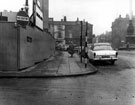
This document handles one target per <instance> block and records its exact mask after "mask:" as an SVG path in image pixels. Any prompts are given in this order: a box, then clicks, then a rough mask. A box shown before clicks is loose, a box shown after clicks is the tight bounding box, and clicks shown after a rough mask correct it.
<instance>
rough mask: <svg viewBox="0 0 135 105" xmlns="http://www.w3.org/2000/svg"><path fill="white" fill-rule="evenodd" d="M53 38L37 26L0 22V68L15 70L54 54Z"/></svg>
mask: <svg viewBox="0 0 135 105" xmlns="http://www.w3.org/2000/svg"><path fill="white" fill-rule="evenodd" d="M54 51H55V40H54V38H53V37H52V36H51V35H50V34H48V33H46V32H43V31H41V30H39V29H37V28H32V27H29V26H27V27H26V28H21V27H15V25H14V23H9V22H0V70H6V71H17V70H19V69H23V68H27V67H30V66H33V65H34V64H35V63H37V62H40V61H43V60H44V59H47V58H49V57H50V56H52V55H53V54H54Z"/></svg>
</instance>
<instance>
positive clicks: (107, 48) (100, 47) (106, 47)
mask: <svg viewBox="0 0 135 105" xmlns="http://www.w3.org/2000/svg"><path fill="white" fill-rule="evenodd" d="M93 50H94V51H97V50H112V47H111V46H109V45H98V46H94V48H93Z"/></svg>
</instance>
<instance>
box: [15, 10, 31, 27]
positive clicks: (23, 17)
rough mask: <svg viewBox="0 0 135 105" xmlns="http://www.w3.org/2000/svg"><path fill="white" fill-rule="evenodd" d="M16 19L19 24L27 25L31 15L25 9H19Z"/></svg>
mask: <svg viewBox="0 0 135 105" xmlns="http://www.w3.org/2000/svg"><path fill="white" fill-rule="evenodd" d="M16 20H17V23H18V24H19V25H21V26H23V27H26V25H27V24H28V22H29V16H28V15H27V13H26V12H25V11H19V12H18V13H17V16H16Z"/></svg>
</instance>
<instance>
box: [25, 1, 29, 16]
mask: <svg viewBox="0 0 135 105" xmlns="http://www.w3.org/2000/svg"><path fill="white" fill-rule="evenodd" d="M25 11H26V13H27V14H29V13H28V12H29V3H28V0H26V1H25Z"/></svg>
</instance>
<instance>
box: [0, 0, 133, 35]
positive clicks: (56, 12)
mask: <svg viewBox="0 0 135 105" xmlns="http://www.w3.org/2000/svg"><path fill="white" fill-rule="evenodd" d="M24 1H25V0H0V11H3V10H5V9H6V10H12V11H18V10H19V9H20V8H21V7H23V4H24ZM129 6H130V0H49V16H50V17H54V20H60V19H61V18H63V16H67V20H69V21H75V20H76V19H77V17H78V18H79V19H80V20H83V19H85V20H86V21H88V22H89V23H91V24H93V33H94V34H96V35H98V34H101V33H104V32H106V31H110V30H111V24H112V22H113V21H114V20H115V18H117V17H118V16H119V14H121V15H122V17H125V15H126V14H127V13H129V11H130V7H129ZM132 8H133V14H134V13H135V11H134V10H135V0H132Z"/></svg>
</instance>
